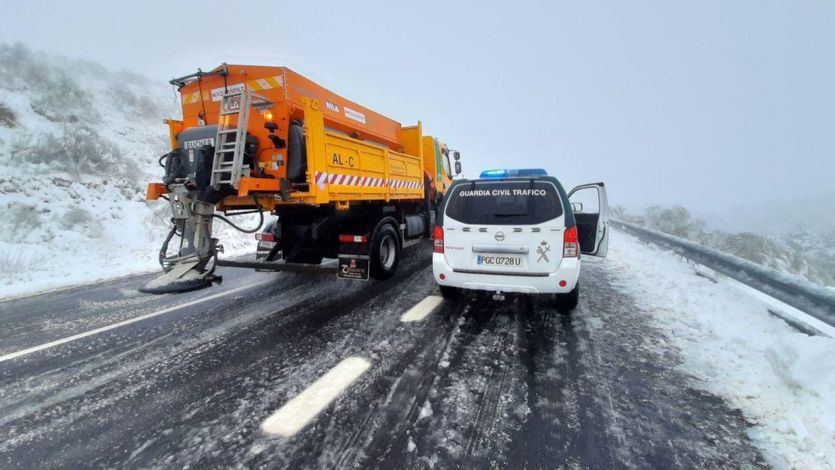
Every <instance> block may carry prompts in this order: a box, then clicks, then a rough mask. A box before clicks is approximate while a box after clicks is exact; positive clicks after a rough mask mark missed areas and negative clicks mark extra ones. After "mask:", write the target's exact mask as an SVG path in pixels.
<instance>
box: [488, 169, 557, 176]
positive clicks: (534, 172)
mask: <svg viewBox="0 0 835 470" xmlns="http://www.w3.org/2000/svg"><path fill="white" fill-rule="evenodd" d="M531 176H533V177H536V176H548V172H547V171H545V170H544V169H542V168H518V169H505V170H484V171H482V172H481V178H525V177H531Z"/></svg>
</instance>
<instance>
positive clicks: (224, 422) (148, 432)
mask: <svg viewBox="0 0 835 470" xmlns="http://www.w3.org/2000/svg"><path fill="white" fill-rule="evenodd" d="M430 251H431V247H430V246H429V245H420V246H416V247H412V248H410V249H409V250H408V251H407V253H406V257H405V259H404V262H403V264H402V265H401V267H400V270H399V272H398V275H397V276H396V278H395V279H392V280H390V281H386V282H374V281H372V282H369V283H357V282H348V281H338V280H337V279H335V278H332V277H329V276H328V277H322V276H311V275H300V274H289V273H283V274H279V273H256V272H253V271H249V270H236V269H226V270H224V271H223V272H222V274H223V275H224V283H223V284H222V285H220V286H216V287H213V288H212V289H210V290H204V291H199V292H192V293H187V294H180V295H164V296H153V295H146V294H139V293H138V292H136V287H137V286H139V285H140V284H141V283H143V282H144V281H145V280H147V278H148V276H145V277H134V278H127V279H122V280H118V281H114V282H110V283H102V284H99V285H95V286H88V287H84V288H78V289H73V290H67V291H63V292H57V293H52V294H45V295H41V296H36V297H30V298H26V299H20V300H15V301H8V302H4V303H0V325H2V328H0V356H6V355H8V354H10V353H14V352H16V351H21V350H25V349H27V348H31V347H34V346H38V345H42V344H45V343H49V342H52V341H55V340H58V339H61V338H66V337H69V336H72V335H76V334H80V333H84V332H88V331H91V330H94V329H96V328H100V327H104V326H107V325H112V324H115V323H118V322H122V321H125V320H129V319H131V318H136V317H138V316H140V315H145V314H148V313H153V312H158V311H160V310H161V309H166V308H168V307H172V306H177V305H183V304H186V306H185V307H183V308H177V309H173V310H170V311H168V312H167V313H164V314H160V315H158V316H154V317H151V318H147V319H144V320H142V321H138V322H135V323H130V324H127V325H124V326H121V327H119V328H115V329H112V330H109V331H105V332H102V333H99V334H96V335H92V336H87V337H82V338H79V339H77V340H74V341H70V342H67V343H65V344H60V345H57V346H53V347H50V348H47V349H44V350H41V351H37V352H32V353H30V354H27V355H24V356H21V357H16V358H13V359H9V360H5V361H2V362H0V468H88V467H95V468H99V467H109V468H112V467H142V468H158V467H162V468H169V467H170V468H187V467H188V468H209V467H225V468H230V467H231V468H234V467H241V468H262V467H267V468H649V467H652V468H693V467H700V468H717V467H725V468H728V467H730V468H758V467H764V466H765V464H764V461H763V459H762V457H761V455H760V454H759V453H758V451H757V450H756V449H755V448H754V447H753V446H752V444H751V443H750V441H749V440H748V438H747V436H746V429H747V426H748V423H746V422H745V420H744V419H743V418H742V416H741V414H740V413H739V412H738V411H737V410H733V409H730V408H729V407H728V406H727V405H726V404H725V403H724V402H723V401H722V400H721V399H719V398H717V397H715V396H712V395H709V394H707V393H706V392H704V391H700V390H697V389H695V388H691V387H690V386H689V385H688V380H687V377H685V376H684V375H683V373H682V372H679V371H678V369H677V367H676V366H677V365H679V364H680V359H679V356H678V352H677V351H676V350H675V349H674V348H673V347H672V346H671V345H669V344H668V343H667V342H666V341H664V339H663V338H662V335H661V334H660V333H659V332H657V331H655V330H654V329H653V328H652V327H651V326H650V324H649V320H648V319H647V316H646V314H645V312H642V311H641V310H640V309H639V308H637V307H636V306H635V305H634V303H633V302H632V300H631V299H630V298H629V297H628V296H626V295H625V294H622V293H621V292H619V291H618V290H617V289H616V288H615V287H614V286H613V283H612V282H611V281H610V275H609V273H608V272H607V267H606V262H605V261H604V262H599V261H596V260H593V259H588V258H585V259H584V262H585V264H584V269H583V272H582V275H581V285H582V290H581V299H580V306H579V307H578V309H577V310H575V311H574V312H573V313H572V314H571V315H570V316H564V315H560V314H559V313H558V312H556V311H555V310H553V309H552V308H551V307H550V306H549V305H548V304H547V303H546V302H544V301H541V300H539V299H529V298H509V299H508V300H506V301H504V302H495V301H493V300H492V299H490V298H481V297H467V298H464V299H461V300H459V301H455V302H449V301H446V302H444V303H443V304H442V306H441V307H440V309H438V310H437V311H436V312H434V313H433V314H431V315H429V316H428V317H426V318H425V319H424V320H423V321H418V322H408V323H405V322H402V321H401V316H402V315H403V313H404V312H406V311H407V310H409V308H411V307H412V306H413V305H415V304H417V303H418V302H420V301H421V300H423V299H424V298H426V296H427V295H434V294H436V287H435V284H434V281H433V279H432V274H431V267H430V265H429V260H430ZM235 289H240V290H237V291H235V292H233V293H231V294H229V295H221V296H217V297H216V298H214V299H212V300H210V301H207V302H198V303H193V302H192V301H194V300H199V299H200V298H202V297H205V296H207V295H213V294H220V293H223V292H230V291H234V290H235ZM348 357H359V358H363V359H365V360H366V361H368V363H370V368H368V370H367V371H366V372H365V373H364V374H363V375H361V376H360V378H359V379H358V380H357V381H356V382H354V383H353V384H351V385H350V386H349V387H348V389H347V390H346V391H345V392H344V393H342V394H341V395H339V397H338V398H337V399H336V400H335V401H334V402H333V403H332V404H330V406H328V407H326V408H325V409H324V411H323V412H322V413H321V414H319V415H318V416H316V418H315V419H314V420H313V421H312V422H311V423H310V424H309V425H307V426H306V427H305V428H304V429H303V430H302V431H300V432H299V433H298V434H296V435H294V436H292V437H289V438H288V437H276V436H271V435H267V434H265V433H264V432H263V431H262V430H261V424H262V423H263V422H264V421H265V420H266V419H267V418H268V417H269V416H271V415H272V414H273V413H274V412H275V411H276V410H277V409H279V408H280V407H282V405H284V404H285V403H287V402H288V401H290V400H291V399H293V398H294V397H296V396H297V395H298V394H299V393H301V392H302V391H303V390H305V389H306V388H307V387H308V386H310V385H311V384H312V383H314V382H315V381H317V379H319V378H320V377H322V376H323V375H324V374H326V373H327V372H328V371H329V370H331V369H332V368H334V366H336V365H337V364H339V363H340V361H342V360H343V359H345V358H348Z"/></svg>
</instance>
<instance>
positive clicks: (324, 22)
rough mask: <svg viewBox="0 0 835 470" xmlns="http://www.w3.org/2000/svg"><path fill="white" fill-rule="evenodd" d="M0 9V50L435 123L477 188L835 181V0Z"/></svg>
mask: <svg viewBox="0 0 835 470" xmlns="http://www.w3.org/2000/svg"><path fill="white" fill-rule="evenodd" d="M2 3H3V5H4V8H3V10H4V13H3V15H2V16H0V41H4V42H13V41H21V42H23V43H25V44H27V45H29V46H30V47H32V48H33V49H37V50H42V51H47V52H53V53H58V54H62V55H68V56H70V57H78V58H86V59H92V60H95V61H98V62H101V63H102V64H104V65H106V66H109V67H111V68H116V69H119V68H126V69H130V70H135V71H138V72H140V73H143V74H145V75H147V76H149V77H151V78H154V79H157V80H159V81H160V82H161V83H163V84H164V83H165V82H166V81H167V79H169V78H171V77H172V76H179V75H184V74H186V73H190V72H193V71H195V70H196V69H197V67H202V68H203V69H204V70H208V69H211V68H213V67H215V66H217V65H218V64H220V63H221V62H229V63H251V64H267V65H287V66H289V67H291V68H293V69H295V70H297V71H299V72H301V73H302V74H305V75H307V76H308V77H310V78H312V79H314V80H316V81H318V82H320V83H321V84H323V85H324V86H326V87H329V88H331V89H332V90H334V91H336V92H337V93H340V94H342V95H343V96H345V97H347V98H349V99H352V100H354V101H357V102H359V103H361V104H363V105H365V106H368V107H370V108H372V109H374V110H376V111H379V112H381V113H383V114H386V115H388V116H390V117H392V118H394V119H397V120H399V121H401V122H402V123H404V124H411V123H414V122H415V121H416V120H418V119H420V120H422V121H423V123H424V129H425V130H426V131H428V132H430V133H432V134H433V135H437V136H439V137H440V138H442V139H443V140H445V141H446V142H447V143H448V144H449V145H450V146H451V147H453V148H456V149H459V150H460V151H461V153H462V157H463V163H464V167H465V172H466V174H467V175H468V176H475V175H477V173H478V172H479V171H480V170H481V169H483V168H486V167H506V166H511V167H520V166H532V167H544V168H546V169H548V170H549V172H551V173H552V174H554V175H555V176H557V177H558V178H560V179H561V180H562V181H563V183H564V185H565V186H567V187H570V186H574V185H577V184H580V183H584V182H589V181H605V182H606V183H607V185H608V187H609V198H610V201H612V202H613V203H620V204H624V205H626V206H628V207H632V208H638V207H641V206H645V205H647V204H653V203H660V204H665V205H668V204H673V203H682V204H685V205H687V206H688V207H691V208H693V209H695V210H696V211H697V212H698V211H714V210H716V208H717V207H735V206H738V205H748V204H757V203H761V202H768V201H774V200H779V199H783V198H785V197H790V198H793V199H794V198H803V197H807V196H808V197H817V196H819V195H820V194H822V193H824V192H826V191H831V190H832V189H833V188H835V182H833V175H835V152H833V150H835V145H833V139H835V111H833V110H834V109H835V91H833V87H835V60H834V58H835V53H833V50H835V2H828V1H819V2H802V1H797V2H782V1H774V2H772V1H694V2H662V1H653V2H634V1H632V2H621V1H612V2H594V4H591V2H544V3H524V2H496V3H495V4H491V2H484V1H479V2H468V3H463V2H462V3H456V5H455V6H453V5H451V4H452V3H453V2H380V3H377V4H371V3H362V2H333V3H329V4H327V5H326V4H325V3H320V2H305V1H296V2H257V1H250V2H231V1H226V2H210V1H204V2H193V3H186V2H174V1H164V2H163V1H139V2H136V1H134V2H117V1H103V2H99V1H96V2H94V1H82V2H64V1H49V2H46V1H8V0H4V1H3V2H2ZM314 5H317V6H314ZM244 8H245V9H244ZM220 28H222V30H221V29H220ZM160 132H165V129H164V128H163V126H162V125H160Z"/></svg>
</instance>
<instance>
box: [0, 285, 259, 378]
mask: <svg viewBox="0 0 835 470" xmlns="http://www.w3.org/2000/svg"><path fill="white" fill-rule="evenodd" d="M252 287H254V286H252V285H248V286H241V287H237V288H235V289H232V290H228V291H226V292H219V293H217V294H212V295H210V296H208V297H203V298H200V299H196V300H192V301H190V302H186V303H183V304H179V305H174V306H171V307H167V308H164V309H162V310H157V311H156V312H151V313H146V314H145V315H140V316H138V317H133V318H130V319H128V320H124V321H120V322H118V323H113V324H112V325H107V326H102V327H100V328H96V329H94V330H90V331H85V332H84V333H78V334H77V335H72V336H67V337H66V338H61V339H58V340H55V341H50V342H49V343H44V344H41V345H39V346H33V347H31V348H27V349H23V350H21V351H17V352H13V353H9V354H6V355H5V356H0V362H5V361H10V360H12V359H15V358H18V357H21V356H26V355H28V354H32V353H36V352H38V351H43V350H44V349H49V348H53V347H55V346H60V345H62V344H66V343H70V342H72V341H77V340H79V339H82V338H87V337H89V336H93V335H97V334H99V333H104V332H105V331H110V330H114V329H116V328H120V327H123V326H126V325H130V324H131V323H136V322H140V321H142V320H147V319H149V318H154V317H158V316H160V315H164V314H166V313H170V312H173V311H175V310H180V309H183V308H186V307H191V306H192V305H197V304H201V303H203V302H208V301H210V300H215V299H219V298H221V297H224V296H227V295H231V294H235V293H238V292H240V291H242V290H245V289H251V288H252Z"/></svg>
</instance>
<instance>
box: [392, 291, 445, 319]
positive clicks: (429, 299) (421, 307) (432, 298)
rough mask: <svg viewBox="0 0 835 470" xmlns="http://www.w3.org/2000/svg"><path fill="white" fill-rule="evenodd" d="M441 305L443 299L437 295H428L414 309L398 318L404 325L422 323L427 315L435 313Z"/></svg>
mask: <svg viewBox="0 0 835 470" xmlns="http://www.w3.org/2000/svg"><path fill="white" fill-rule="evenodd" d="M442 303H444V298H443V297H441V296H439V295H428V296H426V298H425V299H423V300H421V301H420V302H418V303H417V304H416V305H415V306H414V307H412V308H410V309H409V311H408V312H406V313H404V314H403V316H401V317H400V321H402V322H404V323H407V322H416V321H423V319H424V318H426V317H427V316H429V314H431V313H433V312H435V311H436V310H437V309H438V308H439V307H440V306H441V304H442Z"/></svg>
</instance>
